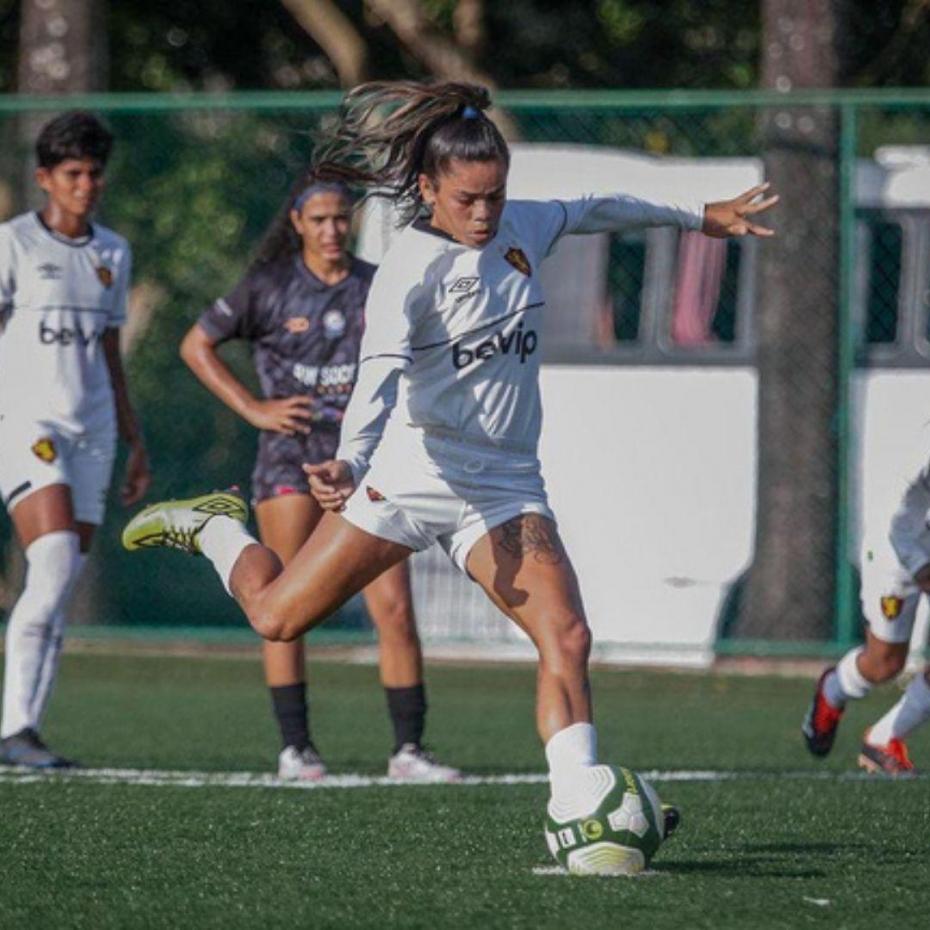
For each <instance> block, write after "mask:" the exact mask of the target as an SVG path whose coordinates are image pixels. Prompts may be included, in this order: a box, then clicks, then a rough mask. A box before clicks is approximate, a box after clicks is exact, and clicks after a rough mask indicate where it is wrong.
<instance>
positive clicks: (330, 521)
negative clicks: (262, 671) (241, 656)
mask: <svg viewBox="0 0 930 930" xmlns="http://www.w3.org/2000/svg"><path fill="white" fill-rule="evenodd" d="M410 552H411V550H410V549H409V548H408V547H407V546H402V545H400V544H399V543H395V542H391V541H390V540H386V539H381V538H380V537H378V536H373V535H372V534H370V533H366V532H365V531H364V530H360V529H359V528H358V527H356V526H353V525H352V524H351V523H349V522H348V521H347V520H345V519H343V518H342V517H340V516H339V515H338V514H326V515H325V516H324V517H323V519H322V520H321V521H320V525H319V527H318V528H317V529H316V531H315V532H314V533H313V535H312V536H311V537H310V538H309V539H308V540H307V541H306V542H305V543H304V544H303V546H301V548H300V550H299V551H298V553H297V555H296V556H294V558H293V559H292V560H291V562H290V563H289V564H288V565H287V566H286V567H282V565H281V562H280V560H279V559H278V557H277V556H276V555H275V554H274V553H273V552H272V551H271V550H270V549H266V548H265V547H264V546H261V545H259V544H257V543H254V544H251V545H248V546H246V547H245V548H244V549H243V550H242V552H241V553H240V555H239V556H238V558H237V559H236V562H235V563H234V565H233V568H232V571H231V573H230V576H229V588H230V591H231V593H232V595H233V597H235V598H236V600H237V601H238V602H239V605H240V606H241V607H242V609H243V610H244V611H245V614H246V616H247V617H248V618H249V622H250V623H251V624H252V626H253V628H254V629H255V631H256V632H257V633H258V634H259V635H260V636H263V637H264V638H265V639H270V640H274V641H280V640H284V641H290V640H293V639H296V638H297V637H298V636H301V635H302V634H303V633H306V632H307V630H310V629H312V628H313V627H314V626H317V625H318V624H320V623H322V622H323V621H324V620H325V619H326V618H327V617H328V616H330V614H332V613H333V612H334V611H335V610H336V609H337V608H338V607H341V606H342V605H343V604H344V603H345V602H346V601H347V600H348V599H349V598H350V597H352V595H353V594H357V593H358V592H359V591H360V590H361V589H362V588H364V587H365V586H366V585H368V584H369V583H370V582H372V581H373V580H374V579H375V578H377V577H378V575H380V574H381V573H382V572H384V571H385V570H386V569H388V568H390V567H391V566H392V565H396V564H397V563H398V562H401V561H403V560H404V559H405V558H407V557H408V556H409V555H410Z"/></svg>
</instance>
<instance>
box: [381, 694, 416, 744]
mask: <svg viewBox="0 0 930 930" xmlns="http://www.w3.org/2000/svg"><path fill="white" fill-rule="evenodd" d="M384 693H385V694H386V695H387V705H388V713H389V714H390V715H391V723H392V724H393V725H394V752H397V751H398V750H399V749H400V747H401V746H403V745H404V744H405V743H413V744H415V745H416V746H419V745H420V740H422V739H423V729H424V727H425V726H426V688H425V687H424V686H423V685H422V684H419V685H411V686H410V687H409V688H385V689H384Z"/></svg>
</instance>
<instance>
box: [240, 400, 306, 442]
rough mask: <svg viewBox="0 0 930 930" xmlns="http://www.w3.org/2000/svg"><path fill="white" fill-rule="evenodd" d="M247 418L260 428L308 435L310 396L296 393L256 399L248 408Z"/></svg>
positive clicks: (291, 434) (290, 434)
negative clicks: (290, 395)
mask: <svg viewBox="0 0 930 930" xmlns="http://www.w3.org/2000/svg"><path fill="white" fill-rule="evenodd" d="M245 418H246V420H248V421H249V423H251V424H252V426H255V427H257V428H258V429H265V430H270V431H271V432H274V433H286V434H287V435H288V436H294V435H296V434H297V433H301V434H303V435H306V434H307V433H309V432H310V423H309V420H310V398H309V397H307V396H306V395H305V394H295V395H294V396H293V397H274V398H271V399H270V400H258V399H256V400H255V401H254V402H253V403H251V404H250V405H249V407H248V409H247V410H246V413H245Z"/></svg>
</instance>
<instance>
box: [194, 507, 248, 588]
mask: <svg viewBox="0 0 930 930" xmlns="http://www.w3.org/2000/svg"><path fill="white" fill-rule="evenodd" d="M199 539H200V551H201V552H202V553H203V554H204V555H205V556H206V557H207V558H208V559H209V560H210V561H211V562H212V563H213V567H214V568H215V569H216V571H217V574H218V575H219V576H220V581H222V582H223V587H224V588H225V589H226V593H227V594H230V595H231V594H232V591H231V590H230V588H229V579H230V576H231V575H232V570H233V566H234V565H235V564H236V559H238V558H239V556H240V555H241V554H242V550H243V549H245V547H246V546H251V545H257V544H258V543H257V540H256V539H254V538H253V537H252V536H250V535H249V531H248V530H247V529H246V528H245V527H244V526H243V525H242V524H241V523H240V522H239V521H238V520H233V518H232V517H227V516H224V515H222V514H220V515H218V516H215V517H211V518H210V519H209V520H207V522H206V524H205V525H204V528H203V529H202V530H201V531H200V536H199Z"/></svg>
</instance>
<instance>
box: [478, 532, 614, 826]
mask: <svg viewBox="0 0 930 930" xmlns="http://www.w3.org/2000/svg"><path fill="white" fill-rule="evenodd" d="M468 571H469V573H470V574H471V576H472V577H473V578H474V579H475V580H476V581H477V582H478V583H479V584H480V585H481V586H482V587H483V588H484V589H485V591H486V592H487V593H488V595H489V596H490V597H491V599H492V600H493V601H494V602H495V603H496V604H497V605H498V607H500V609H501V610H502V611H504V613H506V614H507V615H508V616H509V617H511V618H512V619H513V620H514V621H515V622H516V623H517V624H518V625H519V626H520V627H521V628H522V629H523V630H524V631H525V632H526V633H527V635H528V636H529V637H530V639H532V641H533V643H534V644H535V646H536V649H537V650H538V652H539V667H538V671H537V690H536V723H537V728H538V730H539V735H540V737H541V738H542V740H543V742H544V743H545V746H546V759H547V761H548V763H549V781H550V786H551V789H552V802H551V803H552V804H556V805H558V809H559V810H560V811H561V812H562V813H563V814H572V813H573V815H580V814H581V813H582V812H583V811H585V810H588V809H589V807H590V803H589V802H590V797H591V795H592V791H593V785H594V784H595V783H596V777H597V776H596V766H597V735H596V733H595V730H594V726H593V725H592V723H591V690H590V687H589V684H588V656H589V654H590V651H591V633H590V630H589V629H588V624H587V621H586V619H585V614H584V607H583V605H582V602H581V593H580V591H579V588H578V581H577V579H576V577H575V572H574V569H573V568H572V565H571V562H570V561H569V559H568V555H567V554H566V552H565V547H564V546H563V545H562V541H561V539H560V538H559V534H558V530H557V529H556V526H555V523H553V522H552V520H549V519H547V518H546V517H542V516H540V515H538V514H523V515H521V516H519V517H514V518H513V519H512V520H509V521H507V522H506V523H504V524H502V525H501V526H499V527H496V528H495V529H493V530H492V531H491V532H490V533H488V534H487V535H486V536H484V537H483V538H482V539H481V540H479V541H478V543H477V544H476V545H475V546H474V547H473V548H472V550H471V552H470V553H469V557H468ZM592 778H593V779H595V781H592Z"/></svg>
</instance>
